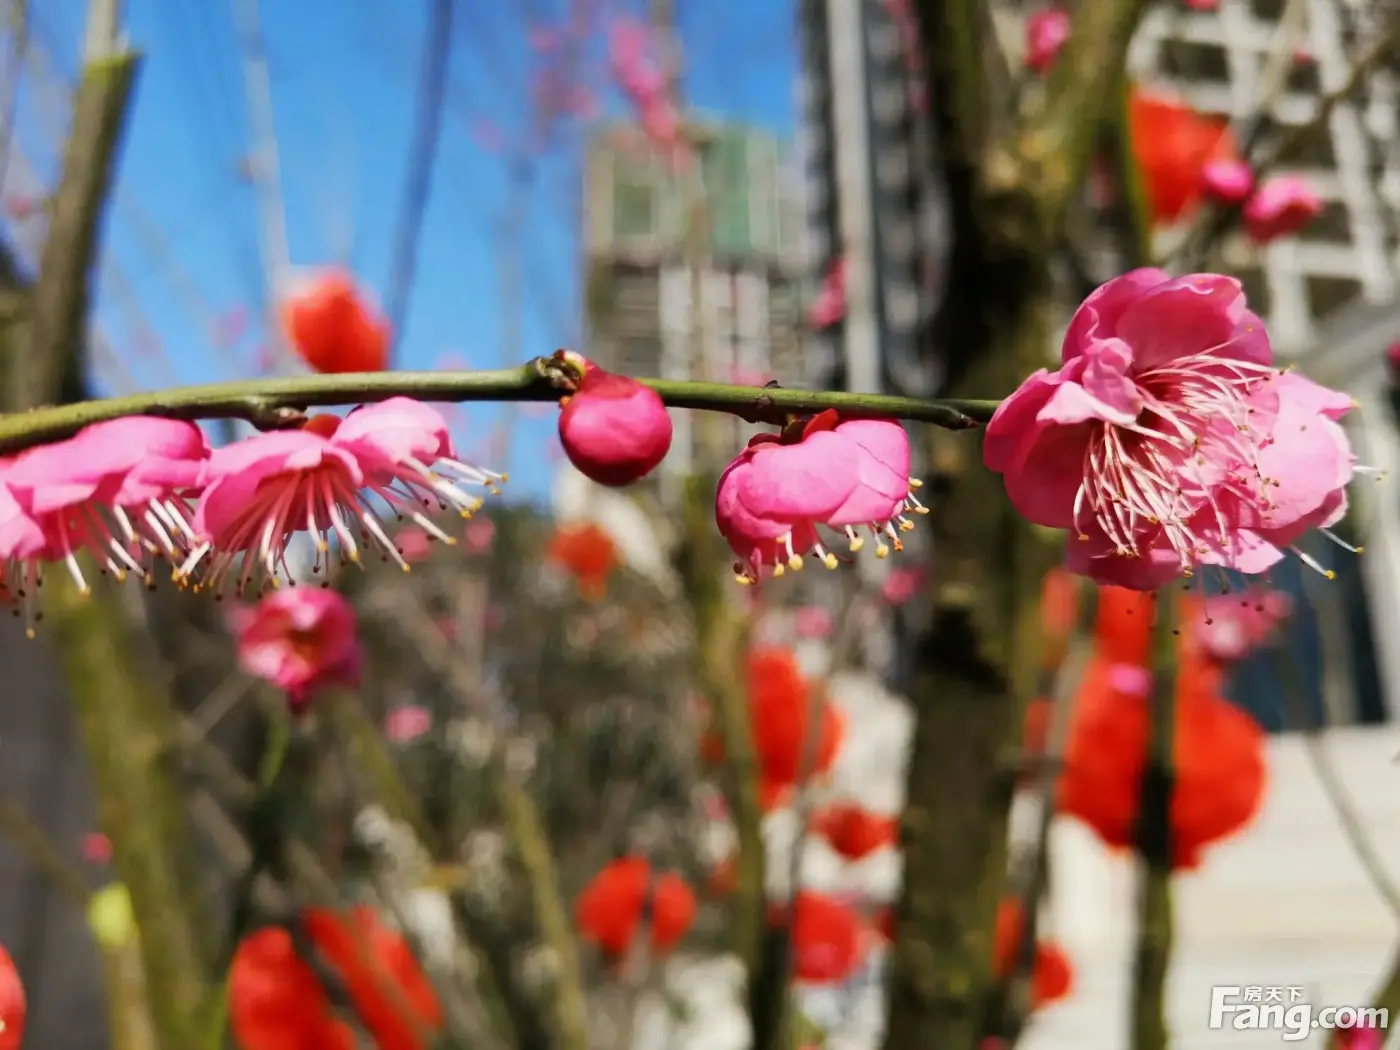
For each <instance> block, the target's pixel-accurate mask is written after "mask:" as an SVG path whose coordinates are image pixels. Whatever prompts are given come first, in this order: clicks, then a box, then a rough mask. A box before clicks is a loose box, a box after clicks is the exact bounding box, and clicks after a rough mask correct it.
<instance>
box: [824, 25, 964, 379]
mask: <svg viewBox="0 0 1400 1050" xmlns="http://www.w3.org/2000/svg"><path fill="white" fill-rule="evenodd" d="M907 7H908V5H907V4H903V5H901V4H900V3H897V2H891V0H802V2H801V3H800V4H799V8H798V10H799V37H800V40H801V45H800V57H801V74H800V78H799V84H798V96H799V98H798V109H799V113H798V119H799V134H798V140H799V143H800V145H801V147H802V149H801V152H802V156H803V161H804V167H805V171H804V177H805V190H806V201H807V237H808V263H809V268H810V273H811V276H812V280H813V282H814V283H818V282H820V281H821V280H822V279H823V278H825V277H826V276H827V275H828V274H830V273H831V272H832V271H833V268H834V267H836V266H837V265H838V264H839V265H841V266H842V268H843V273H844V281H845V293H846V310H845V316H844V317H843V318H842V320H841V321H840V322H839V323H838V324H836V325H834V326H832V327H831V328H830V329H827V330H825V331H824V332H823V333H821V338H822V339H823V340H824V341H825V342H826V344H827V347H828V353H829V355H830V358H831V360H832V361H833V362H834V365H835V368H834V369H833V374H832V380H833V381H832V384H831V385H833V386H836V387H838V388H844V389H847V390H863V391H870V392H883V393H898V394H904V395H907V396H912V397H918V396H929V395H932V394H933V393H934V392H935V391H936V389H937V386H938V382H939V378H940V377H939V371H938V366H937V362H936V360H935V359H934V357H933V355H932V353H931V348H930V347H929V346H928V345H927V334H928V322H929V321H930V319H931V318H932V316H933V311H934V308H935V307H936V305H937V293H938V290H939V284H940V279H939V263H940V258H939V248H940V246H941V245H942V244H943V242H944V241H945V239H946V238H945V237H944V235H943V232H942V226H941V216H942V212H941V211H940V206H941V203H942V195H941V191H940V187H939V185H938V184H937V182H936V181H935V180H934V176H933V172H934V166H933V164H932V163H931V160H930V151H929V143H928V139H927V135H926V132H925V127H924V120H923V116H922V105H923V98H922V92H923V84H922V79H921V77H920V76H919V75H918V72H917V67H916V65H915V64H914V62H915V59H914V55H915V52H914V50H913V47H912V45H913V39H912V34H913V28H912V22H911V21H909V20H908V18H907V17H902V15H903V12H904V11H905V9H906V8H907Z"/></svg>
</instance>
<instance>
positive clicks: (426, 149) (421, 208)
mask: <svg viewBox="0 0 1400 1050" xmlns="http://www.w3.org/2000/svg"><path fill="white" fill-rule="evenodd" d="M455 3H456V0H433V4H432V13H431V15H430V16H429V17H428V20H427V27H426V30H425V31H426V33H427V37H426V39H425V40H424V42H423V60H422V74H421V75H422V80H421V82H420V83H419V87H418V103H417V112H416V114H415V116H414V130H413V143H412V145H411V146H410V148H409V158H408V172H407V174H406V175H405V176H404V196H403V205H402V210H401V211H400V212H399V222H398V240H397V243H396V245H395V249H394V265H393V269H392V270H391V271H390V274H389V288H388V292H387V297H386V301H385V314H386V316H387V318H388V321H389V331H390V336H389V338H390V339H392V340H393V343H392V346H391V351H390V354H389V363H390V365H392V364H393V360H394V357H395V355H396V353H397V350H398V347H399V345H400V343H401V342H402V340H403V329H404V325H405V324H406V323H407V320H408V303H409V298H410V296H412V294H413V275H414V272H415V270H416V268H417V265H418V238H419V234H420V233H421V232H422V229H423V216H424V214H425V213H426V212H427V208H428V195H429V193H430V192H431V187H432V178H433V168H434V167H435V166H436V162H437V147H438V139H439V138H440V137H441V135H442V109H443V98H444V96H445V95H446V93H447V77H448V66H449V60H450V58H451V55H452V11H453V8H454V6H455Z"/></svg>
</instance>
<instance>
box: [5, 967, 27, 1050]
mask: <svg viewBox="0 0 1400 1050" xmlns="http://www.w3.org/2000/svg"><path fill="white" fill-rule="evenodd" d="M28 1016H29V1005H28V1000H27V999H26V998H25V994H24V982H23V981H21V980H20V977H19V970H18V969H16V968H15V962H14V960H13V959H11V958H10V953H9V952H7V951H5V949H4V948H3V947H0V1050H19V1048H20V1044H21V1043H23V1042H24V1026H25V1022H26V1020H27V1018H28Z"/></svg>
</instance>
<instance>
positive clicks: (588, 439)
mask: <svg viewBox="0 0 1400 1050" xmlns="http://www.w3.org/2000/svg"><path fill="white" fill-rule="evenodd" d="M566 360H569V361H570V363H576V362H577V363H579V364H581V366H582V368H581V370H582V373H583V374H582V377H581V378H580V380H579V384H578V391H577V392H576V393H575V394H574V395H573V396H572V397H570V398H568V399H567V401H565V402H564V408H563V411H561V412H560V413H559V441H560V443H561V444H562V445H563V446H564V454H565V455H567V456H568V457H569V462H570V463H572V464H573V465H574V466H575V467H576V468H577V469H578V471H579V473H581V474H583V475H584V476H585V477H587V478H589V479H590V480H592V481H596V482H597V483H598V484H600V485H608V486H611V487H614V488H620V487H621V486H623V485H630V484H632V483H633V482H635V481H640V480H641V479H642V478H644V477H646V476H647V475H648V474H650V473H651V471H652V470H654V469H655V467H656V465H657V464H658V463H660V462H661V461H662V460H663V459H664V458H665V457H666V453H667V452H668V451H669V450H670V448H671V417H670V415H669V414H668V413H667V411H666V406H665V404H664V403H663V402H662V400H661V397H660V395H658V394H657V393H656V391H654V390H651V389H649V388H648V387H645V386H642V384H641V383H638V382H637V381H636V380H635V379H629V378H628V377H626V376H619V375H614V374H613V373H611V372H605V371H603V369H601V368H599V367H598V366H597V365H595V364H593V363H592V362H590V361H584V360H583V359H582V358H580V357H578V356H577V355H574V354H570V355H568V357H567V358H566Z"/></svg>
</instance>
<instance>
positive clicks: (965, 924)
mask: <svg viewBox="0 0 1400 1050" xmlns="http://www.w3.org/2000/svg"><path fill="white" fill-rule="evenodd" d="M1145 6H1146V4H1145V2H1144V0H1123V2H1121V3H1112V4H1099V3H1090V4H1082V5H1080V6H1079V8H1078V13H1079V17H1078V18H1077V20H1076V24H1075V30H1074V36H1073V37H1072V40H1071V44H1070V45H1069V47H1068V50H1067V51H1066V53H1065V54H1064V55H1062V56H1061V59H1060V62H1059V63H1058V70H1057V72H1056V74H1055V76H1054V77H1053V78H1052V80H1051V82H1050V83H1049V84H1048V85H1047V93H1046V101H1045V103H1044V104H1043V105H1041V106H1039V107H1036V108H1034V109H1032V110H1031V111H1030V112H1029V113H1028V115H1027V117H1026V118H1025V120H1024V121H1023V123H1022V125H1021V128H1020V130H1019V131H1018V133H1017V134H1016V135H1015V136H1014V138H1011V139H1007V140H998V141H994V142H989V143H988V144H987V145H986V147H985V149H984V152H983V155H982V156H983V164H982V166H983V174H982V178H983V180H984V187H985V188H984V191H983V192H982V194H981V195H980V197H974V199H973V200H972V201H971V207H970V209H969V210H968V213H967V214H966V215H965V216H963V217H962V222H961V223H959V224H955V226H954V242H953V246H952V252H951V257H950V259H949V261H948V274H949V287H948V289H947V292H946V295H945V300H944V304H943V308H942V310H941V311H940V314H939V317H938V321H937V328H936V332H935V338H936V342H937V345H938V347H939V348H940V350H941V351H942V353H943V354H944V355H945V357H946V365H947V369H946V371H947V375H948V387H947V389H946V393H947V394H948V395H949V396H952V397H967V396H974V395H975V396H987V395H993V396H996V395H1004V394H1005V393H1007V392H1009V391H1010V390H1012V389H1014V388H1015V387H1016V386H1017V385H1018V384H1019V383H1020V382H1021V381H1022V380H1023V379H1024V378H1025V376H1026V375H1028V374H1029V373H1031V372H1033V371H1035V370H1036V369H1037V368H1040V367H1042V366H1043V365H1044V363H1045V359H1046V354H1047V351H1048V349H1049V347H1050V345H1051V331H1052V324H1053V314H1054V302H1053V299H1052V295H1053V282H1052V281H1051V274H1050V264H1051V257H1052V249H1053V247H1054V246H1055V245H1056V244H1058V243H1060V241H1061V240H1062V238H1063V227H1064V225H1065V221H1066V217H1067V214H1068V210H1069V204H1070V201H1071V198H1072V197H1073V195H1074V194H1075V193H1077V192H1078V191H1079V188H1080V186H1081V185H1082V182H1083V176H1084V172H1085V170H1086V168H1087V165H1088V160H1089V152H1090V146H1091V144H1092V136H1093V134H1094V130H1095V127H1096V125H1097V124H1098V122H1099V120H1100V119H1101V116H1102V113H1103V99H1104V98H1105V97H1106V96H1107V94H1108V92H1109V91H1110V89H1111V88H1112V86H1113V85H1114V84H1115V83H1117V82H1118V80H1119V78H1120V77H1121V70H1122V67H1123V61H1124V56H1125V53H1126V50H1127V46H1128V42H1129V38H1130V37H1131V34H1132V30H1133V28H1134V26H1135V25H1136V22H1137V19H1138V16H1139V15H1140V14H1141V12H1142V10H1143V9H1144V8H1145ZM923 33H924V37H925V38H926V39H927V38H929V37H936V36H937V32H936V31H935V30H934V29H933V27H930V26H927V25H926V26H925V27H924V30H923ZM929 46H931V47H934V48H936V47H938V46H940V45H938V43H937V42H936V41H930V42H929ZM941 46H947V44H946V42H944V44H943V45H941ZM926 57H927V60H928V62H929V63H932V62H934V61H937V60H939V59H938V56H936V55H929V56H926ZM984 87H985V85H974V87H964V89H963V90H974V89H977V90H981V89H983V88H984ZM932 103H933V105H934V106H940V105H950V106H958V105H971V104H972V103H971V101H970V100H967V99H961V100H959V99H953V100H945V101H944V102H942V103H940V102H939V101H938V100H936V99H934V100H932ZM949 175H950V178H951V175H952V173H951V172H950V173H949ZM929 452H930V458H931V460H932V462H933V470H932V472H931V475H930V478H929V479H928V480H929V491H930V498H931V499H932V500H934V501H935V502H936V505H935V506H934V507H933V508H932V509H933V513H932V514H931V515H930V516H929V518H928V519H926V520H927V521H928V524H929V527H930V528H932V529H933V531H934V540H933V549H934V550H935V551H936V558H937V560H938V563H937V568H936V571H934V572H931V573H930V574H929V578H930V585H929V586H930V592H931V593H930V595H929V596H930V598H931V599H932V605H933V610H932V618H931V622H930V625H929V628H928V631H927V632H926V634H925V635H924V637H923V638H922V639H921V640H920V642H919V645H918V650H917V652H916V654H915V668H914V672H913V674H912V676H911V682H910V688H909V694H910V700H911V701H912V703H913V705H914V707H915V708H916V709H917V710H918V719H917V721H916V723H915V728H914V739H913V741H912V746H911V750H910V761H909V768H908V772H907V775H906V776H907V784H908V789H907V792H906V798H907V802H906V808H905V812H904V816H903V820H902V823H901V829H900V830H901V846H902V848H903V851H904V873H905V874H904V886H903V892H902V894H901V897H900V901H899V907H898V915H897V928H898V936H897V938H896V942H895V944H894V947H893V953H892V954H893V960H892V961H893V966H892V970H891V975H890V981H889V993H888V994H889V1014H888V1023H887V1026H886V1030H885V1042H884V1045H885V1047H886V1048H887V1050H903V1048H904V1047H907V1046H916V1045H918V1046H923V1045H929V1046H937V1047H938V1048H939V1050H976V1048H977V1046H978V1044H979V1042H980V1040H981V1038H982V1036H983V1035H984V1033H985V1027H986V1024H987V1012H988V1009H989V1008H990V1007H991V1006H992V1001H991V1000H992V997H993V992H994V987H995V983H994V981H993V978H992V973H991V969H992V966H991V963H992V936H991V934H992V927H993V921H994V918H995V913H996V909H997V905H998V903H999V901H1000V899H1001V896H1002V890H1003V886H1004V883H1005V879H1006V837H1007V821H1008V815H1009V811H1010V804H1011V790H1010V784H1011V781H1010V780H1009V778H1007V777H1006V776H1005V762H1004V759H1005V756H1006V755H1007V754H1008V753H1009V752H1010V751H1012V750H1013V749H1014V748H1015V747H1016V744H1017V739H1018V736H1019V734H1020V731H1021V726H1022V719H1023V711H1024V705H1025V703H1026V702H1027V701H1028V700H1029V699H1030V697H1031V695H1032V694H1033V692H1034V690H1035V687H1036V679H1037V675H1038V671H1039V658H1038V650H1039V633H1040V608H1039V605H1040V603H1039V592H1040V583H1041V580H1042V578H1043V577H1044V574H1045V572H1046V570H1047V569H1048V568H1050V566H1051V565H1052V564H1053V563H1054V561H1055V560H1056V559H1057V558H1058V557H1060V553H1061V552H1060V548H1059V544H1058V542H1051V541H1049V540H1048V539H1047V537H1046V536H1045V535H1044V534H1043V532H1042V531H1039V530H1036V529H1034V528H1033V527H1032V526H1030V525H1029V524H1027V523H1026V522H1025V521H1024V520H1023V519H1022V518H1021V517H1020V516H1019V515H1018V514H1017V513H1016V512H1015V510H1014V509H1013V508H1012V507H1011V505H1010V503H1009V501H1008V500H1007V498H1006V493H1005V490H1004V486H1003V485H1002V484H1001V481H1000V479H999V478H997V477H996V476H995V475H991V474H990V473H989V472H988V471H986V470H985V469H984V468H983V467H982V465H981V463H979V462H977V460H978V458H979V450H978V449H977V447H976V444H975V443H974V442H968V441H962V440H959V439H957V438H956V437H952V438H951V439H949V440H945V439H944V436H943V435H939V434H931V435H930V437H929ZM1057 539H1058V538H1057Z"/></svg>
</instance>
